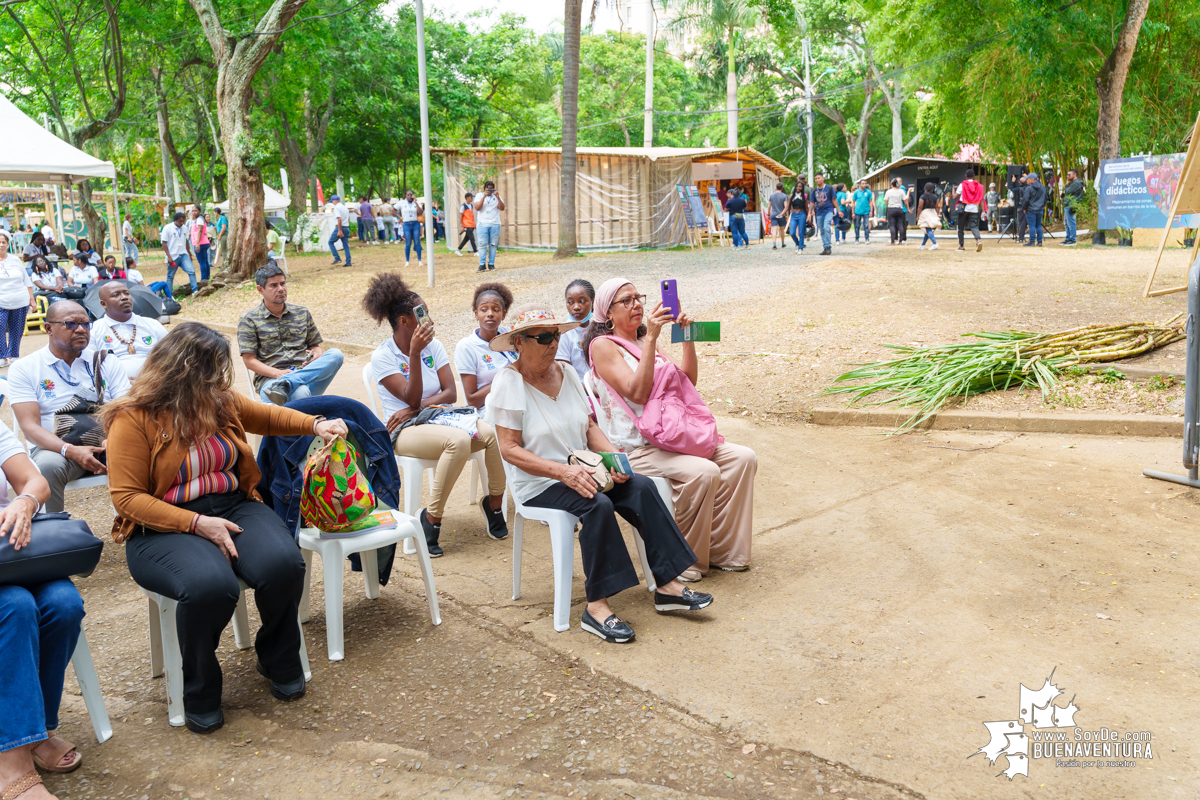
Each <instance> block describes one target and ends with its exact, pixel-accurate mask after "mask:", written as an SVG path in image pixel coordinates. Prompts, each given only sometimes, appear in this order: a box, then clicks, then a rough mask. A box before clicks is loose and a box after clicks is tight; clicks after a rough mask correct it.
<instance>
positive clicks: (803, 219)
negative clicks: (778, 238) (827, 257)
mask: <svg viewBox="0 0 1200 800" xmlns="http://www.w3.org/2000/svg"><path fill="white" fill-rule="evenodd" d="M807 190H808V187H807V186H805V185H804V176H803V175H801V176H800V177H799V178H797V179H796V185H795V186H793V187H792V194H791V197H789V198H788V212H789V216H788V234H790V235H791V237H792V241H793V242H795V243H796V252H797V253H803V252H804V237H805V234H806V233H808V230H807V227H808V191H807Z"/></svg>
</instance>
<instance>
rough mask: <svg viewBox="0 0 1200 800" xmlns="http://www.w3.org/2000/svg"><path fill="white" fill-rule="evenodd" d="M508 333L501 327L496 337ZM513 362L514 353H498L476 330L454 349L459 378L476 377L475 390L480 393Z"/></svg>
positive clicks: (506, 329) (455, 365) (455, 366)
mask: <svg viewBox="0 0 1200 800" xmlns="http://www.w3.org/2000/svg"><path fill="white" fill-rule="evenodd" d="M502 333H508V328H506V327H504V326H503V325H501V326H500V327H499V328H497V329H496V335H497V336H499V335H500V334H502ZM512 362H513V356H512V353H497V352H496V351H495V350H492V349H491V348H490V347H489V346H488V342H485V341H484V340H483V339H482V338H480V336H479V329H478V328H476V329H475V330H474V331H472V332H471V334H470V335H469V336H467V337H465V338H464V339H463V340H462V341H461V342H459V343H458V345H456V346H455V348H454V368H455V369H456V370H458V377H459V378H460V379H461V378H462V376H463V375H474V376H475V389H476V391H478V390H479V389H482V388H483V387H485V386H488V385H490V384H491V382H492V381H493V380H495V378H496V375H497V374H498V373H499V371H500V370H502V369H504V368H505V367H506V366H508V365H509V364H511V363H512Z"/></svg>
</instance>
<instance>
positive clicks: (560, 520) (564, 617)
mask: <svg viewBox="0 0 1200 800" xmlns="http://www.w3.org/2000/svg"><path fill="white" fill-rule="evenodd" d="M504 473H505V476H506V477H507V478H508V480H509V483H510V485H511V482H512V465H511V464H509V463H508V462H507V461H506V462H504ZM513 503H514V504H515V506H516V512H515V516H514V520H513V600H519V599H520V598H521V550H522V543H523V541H524V538H525V520H527V519H531V520H536V521H538V522H545V523H546V524H547V525H548V526H549V527H550V549H551V551H552V553H553V558H554V630H556V631H558V632H560V633H561V632H563V631H565V630H567V629H569V628H570V627H571V585H572V582H573V580H574V577H575V525H576V524H577V523H578V522H579V517H576V516H575V515H574V514H568V513H567V512H566V511H560V510H558V509H556V508H539V507H537V506H526V505H522V504H521V503H520V502H518V501H517V499H516V497H515V496H514V497H513ZM633 540H634V542H635V543H636V544H637V549H638V557H639V558H641V560H642V577H643V578H645V580H646V589H647V591H651V592H653V591H654V588H655V586H654V575H653V573H651V572H650V562H649V561H647V560H646V545H645V543H644V542H643V541H642V537H641V534H639V533H638V531H637V529H636V528H635V529H634V532H633Z"/></svg>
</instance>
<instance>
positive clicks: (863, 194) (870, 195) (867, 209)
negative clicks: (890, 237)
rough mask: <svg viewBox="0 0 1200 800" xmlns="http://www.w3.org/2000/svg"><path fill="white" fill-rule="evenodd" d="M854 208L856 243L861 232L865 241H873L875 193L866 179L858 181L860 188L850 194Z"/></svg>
mask: <svg viewBox="0 0 1200 800" xmlns="http://www.w3.org/2000/svg"><path fill="white" fill-rule="evenodd" d="M850 201H851V204H852V206H853V208H854V243H855V244H858V235H859V232H860V231H861V232H862V240H863V242H864V243H867V242H870V241H871V218H872V217H874V216H875V193H874V192H872V191H871V189H870V188H869V187H868V186H867V182H866V180H865V179H864V180H860V181H859V182H858V188H857V189H855V190H854V194H852V195H851V196H850Z"/></svg>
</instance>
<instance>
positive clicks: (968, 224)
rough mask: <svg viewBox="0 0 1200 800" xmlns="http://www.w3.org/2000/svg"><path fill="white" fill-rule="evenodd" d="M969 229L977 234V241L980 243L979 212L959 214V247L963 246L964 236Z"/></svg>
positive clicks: (962, 212)
mask: <svg viewBox="0 0 1200 800" xmlns="http://www.w3.org/2000/svg"><path fill="white" fill-rule="evenodd" d="M967 229H970V231H971V233H973V234H975V241H977V242H978V241H979V212H978V211H960V212H958V246H959V247H962V246H963V234H964V233H966V231H967Z"/></svg>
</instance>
